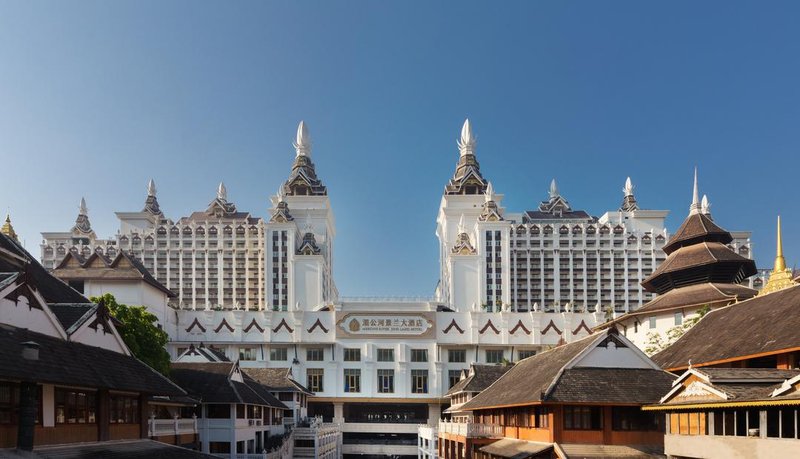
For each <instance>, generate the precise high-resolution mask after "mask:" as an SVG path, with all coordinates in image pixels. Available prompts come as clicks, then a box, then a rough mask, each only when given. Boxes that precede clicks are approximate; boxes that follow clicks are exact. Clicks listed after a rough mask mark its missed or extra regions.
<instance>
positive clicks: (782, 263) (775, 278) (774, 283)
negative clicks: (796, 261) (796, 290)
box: [758, 215, 797, 295]
mask: <svg viewBox="0 0 800 459" xmlns="http://www.w3.org/2000/svg"><path fill="white" fill-rule="evenodd" d="M793 285H797V284H796V283H795V282H794V281H793V280H792V270H791V269H789V268H787V267H786V259H784V258H783V240H782V238H781V216H780V215H778V243H777V251H776V253H775V266H774V267H773V268H772V272H771V273H770V274H769V279H768V280H767V285H765V286H764V288H763V289H761V291H760V292H758V294H759V295H766V294H768V293H772V292H777V291H778V290H783V289H785V288H787V287H791V286H793Z"/></svg>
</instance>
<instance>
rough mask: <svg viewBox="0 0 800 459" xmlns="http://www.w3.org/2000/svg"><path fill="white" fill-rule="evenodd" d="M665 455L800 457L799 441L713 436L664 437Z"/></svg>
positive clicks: (709, 458) (708, 458)
mask: <svg viewBox="0 0 800 459" xmlns="http://www.w3.org/2000/svg"><path fill="white" fill-rule="evenodd" d="M664 452H665V453H666V454H667V455H668V456H672V457H676V458H677V457H698V458H700V457H702V458H706V459H736V458H742V459H745V458H746V459H756V458H764V459H767V458H769V459H773V458H797V457H800V440H794V439H785V438H753V437H731V436H715V435H665V436H664Z"/></svg>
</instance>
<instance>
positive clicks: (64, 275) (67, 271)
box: [53, 250, 177, 298]
mask: <svg viewBox="0 0 800 459" xmlns="http://www.w3.org/2000/svg"><path fill="white" fill-rule="evenodd" d="M70 260H75V262H74V263H71V262H70ZM53 275H55V276H56V277H58V278H59V279H62V280H66V281H70V280H102V281H133V280H140V281H143V282H145V283H147V284H149V285H151V286H153V287H155V288H157V289H159V290H161V291H162V292H164V293H166V294H167V296H169V297H170V298H174V297H175V296H177V295H175V293H173V292H172V291H171V290H169V289H168V288H167V287H165V286H164V284H162V283H161V282H159V281H158V280H157V279H156V278H155V277H153V275H152V274H150V271H148V270H147V268H145V266H144V265H143V264H142V262H141V261H139V259H138V258H136V257H135V256H133V255H131V254H130V253H128V252H127V251H125V250H120V251H119V252H117V255H116V257H114V259H111V258H108V257H106V256H105V255H101V254H99V253H97V252H95V253H93V254H91V255H90V256H89V257H88V258H86V259H84V258H83V257H81V256H80V255H78V254H76V253H73V252H71V251H70V252H67V254H66V255H65V256H64V259H63V260H61V262H60V263H59V264H58V265H57V266H56V268H55V269H54V270H53Z"/></svg>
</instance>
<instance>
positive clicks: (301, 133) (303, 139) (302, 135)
mask: <svg viewBox="0 0 800 459" xmlns="http://www.w3.org/2000/svg"><path fill="white" fill-rule="evenodd" d="M293 145H294V149H295V151H296V152H297V156H311V134H309V132H308V128H307V127H306V123H305V121H300V124H298V125H297V135H296V136H295V140H294V143H293Z"/></svg>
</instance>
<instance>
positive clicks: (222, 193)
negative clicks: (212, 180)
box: [217, 182, 228, 201]
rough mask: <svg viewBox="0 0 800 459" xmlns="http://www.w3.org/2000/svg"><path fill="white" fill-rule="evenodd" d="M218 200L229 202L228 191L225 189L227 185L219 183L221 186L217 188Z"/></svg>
mask: <svg viewBox="0 0 800 459" xmlns="http://www.w3.org/2000/svg"><path fill="white" fill-rule="evenodd" d="M217 199H219V200H220V201H227V200H228V189H227V188H225V184H224V183H223V182H219V186H218V187H217Z"/></svg>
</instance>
